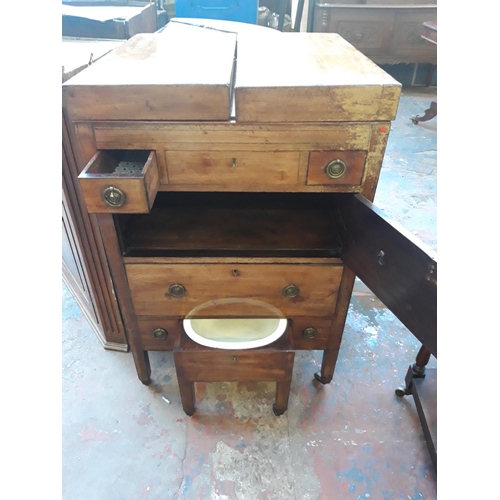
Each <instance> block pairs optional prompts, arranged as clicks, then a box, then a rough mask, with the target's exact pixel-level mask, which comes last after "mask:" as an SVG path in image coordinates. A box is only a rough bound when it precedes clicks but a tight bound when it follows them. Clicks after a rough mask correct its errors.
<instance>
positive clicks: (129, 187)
mask: <svg viewBox="0 0 500 500" xmlns="http://www.w3.org/2000/svg"><path fill="white" fill-rule="evenodd" d="M78 179H79V180H80V186H81V188H82V190H83V195H84V197H85V202H86V204H87V209H88V211H89V213H149V211H150V210H151V207H152V205H153V202H154V199H155V196H156V193H157V191H158V184H159V176H158V167H157V164H156V153H155V152H154V151H143V150H106V151H104V150H103V151H98V152H97V153H96V154H95V155H94V156H93V158H92V159H91V160H90V161H89V163H88V164H87V165H86V167H85V168H84V169H83V171H82V173H81V174H80V175H79V176H78Z"/></svg>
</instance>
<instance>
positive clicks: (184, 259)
mask: <svg viewBox="0 0 500 500" xmlns="http://www.w3.org/2000/svg"><path fill="white" fill-rule="evenodd" d="M263 54H265V57H263ZM399 95H400V84H399V83H398V82H396V81H395V80H394V79H393V78H392V77H390V76H389V75H387V74H386V73H385V72H384V71H382V70H381V69H380V68H379V67H377V66H376V65H375V64H374V63H372V62H371V61H370V60H369V59H367V58H366V57H365V56H363V55H362V54H361V53H360V52H359V51H357V50H356V49H355V48H354V47H352V46H351V45H350V44H349V43H347V42H346V41H345V40H343V39H342V38H341V37H340V36H339V35H336V34H320V33H280V32H276V31H274V30H268V29H266V28H261V27H257V26H251V25H243V26H241V25H239V24H238V23H216V22H212V23H206V22H204V21H202V20H198V21H197V20H182V19H179V20H174V21H171V22H170V23H169V24H168V25H167V27H166V28H165V30H164V31H162V32H161V33H155V34H141V35H136V36H134V37H133V38H131V39H130V40H128V41H127V42H125V43H123V45H121V46H120V47H118V48H117V49H115V50H114V51H113V52H112V53H111V54H109V55H108V56H107V57H106V58H103V59H102V60H101V61H98V62H97V63H95V64H94V65H92V66H91V67H89V68H87V69H86V70H84V71H82V72H81V73H80V74H78V75H76V76H75V77H73V78H72V79H71V80H70V81H68V82H66V83H65V84H64V85H63V110H64V113H65V114H66V117H67V120H68V123H69V124H70V127H72V130H73V133H74V136H75V138H76V139H75V141H76V150H77V154H76V157H77V161H78V162H79V171H80V172H81V173H80V175H79V183H80V189H81V193H82V195H83V197H84V199H85V202H86V206H87V209H88V212H89V213H90V214H91V216H92V217H94V218H95V220H96V222H97V224H98V227H99V231H100V236H101V238H102V245H103V248H104V251H105V255H106V260H107V264H108V265H109V268H110V271H111V277H112V280H113V285H114V289H115V291H116V296H117V302H118V305H119V309H120V313H121V317H122V320H123V324H124V326H125V330H126V334H127V339H128V342H129V345H130V349H131V351H132V353H133V356H134V361H135V365H136V369H137V373H138V377H139V379H140V380H141V381H142V382H143V383H145V384H148V383H150V381H151V376H153V377H154V374H151V368H150V365H149V360H148V351H154V350H170V351H174V353H175V360H176V367H177V374H178V379H179V387H180V390H181V396H182V400H183V407H184V409H185V411H186V413H188V414H191V413H192V412H193V411H194V391H193V384H194V382H196V381H210V380H207V377H208V378H209V379H210V377H209V376H208V375H207V373H208V372H207V371H206V370H205V371H203V370H204V368H203V366H206V365H207V364H208V365H214V366H217V365H218V364H220V370H219V372H218V374H217V375H214V378H213V380H235V379H237V380H240V379H241V380H262V379H264V380H269V381H276V382H277V386H279V389H278V390H277V399H276V405H275V412H276V413H277V414H280V413H282V412H283V411H285V410H286V405H287V400H288V390H289V382H290V379H291V373H292V368H293V353H294V351H295V350H298V349H312V350H322V351H323V361H322V366H321V370H320V372H319V373H318V374H316V375H315V376H316V378H317V380H319V381H320V382H322V383H328V382H330V381H331V379H332V376H333V373H334V369H335V363H336V360H337V355H338V351H339V347H340V343H341V339H342V333H343V329H344V324H345V319H346V314H347V311H348V306H349V302H350V298H351V293H352V287H353V283H354V279H355V276H356V275H358V276H359V277H360V278H361V279H363V280H365V282H366V284H367V285H368V286H369V287H371V288H372V289H373V291H374V292H375V293H376V294H377V295H378V296H379V297H380V298H381V300H382V301H383V302H384V303H385V304H386V305H387V306H388V307H389V308H391V309H392V310H393V312H395V314H396V315H397V316H398V317H400V319H401V320H402V321H403V322H404V323H405V324H407V326H408V327H412V326H413V325H414V324H415V318H421V317H422V315H425V316H428V317H429V320H428V325H429V328H430V329H431V330H432V324H433V323H432V315H433V314H434V317H435V310H432V306H431V310H430V311H428V309H429V304H428V302H427V301H423V300H422V297H423V296H427V297H428V296H429V293H432V290H433V287H434V288H435V285H434V282H433V280H432V279H429V276H430V274H429V273H432V272H433V270H432V267H431V266H433V265H435V263H434V261H433V260H432V258H431V257H429V255H427V254H426V253H425V251H424V250H422V249H421V248H420V246H419V245H418V242H415V241H412V239H411V237H409V236H408V235H407V234H405V233H404V231H401V230H399V229H397V228H395V227H394V226H393V225H392V224H391V223H390V222H388V221H386V220H385V218H384V216H383V215H382V214H380V213H379V211H378V210H377V209H376V208H375V207H373V205H372V204H371V201H372V200H373V197H374V194H375V190H376V186H377V181H378V178H379V173H380V168H381V165H382V160H383V156H384V151H385V147H386V143H387V138H388V135H389V130H390V125H391V120H393V119H394V118H395V114H396V110H397V106H398V100H399ZM408 262H411V263H412V265H411V266H408ZM253 317H259V318H260V317H274V318H278V317H279V318H284V319H286V322H287V328H286V332H285V334H284V335H283V337H282V338H281V339H280V340H279V341H278V342H276V343H275V344H270V345H268V346H266V347H265V349H264V348H263V349H253V350H252V349H250V350H248V351H246V352H243V351H241V352H240V353H236V351H235V352H229V353H228V352H223V350H217V349H210V348H208V349H207V348H204V349H202V348H200V347H199V346H196V345H193V343H192V342H191V341H190V339H187V337H186V332H185V329H184V327H183V321H184V320H185V319H186V318H253ZM418 325H419V326H418V327H417V330H418V331H421V332H423V333H421V335H423V336H426V335H428V332H429V328H427V326H426V325H424V327H421V323H420V322H418ZM414 333H415V332H414ZM416 334H417V336H418V335H420V333H418V332H417V333H416ZM228 356H229V357H228ZM232 362H234V364H231V363H232ZM278 366H279V367H280V369H279V370H278V369H276V370H274V369H273V367H278ZM224 377H226V378H224Z"/></svg>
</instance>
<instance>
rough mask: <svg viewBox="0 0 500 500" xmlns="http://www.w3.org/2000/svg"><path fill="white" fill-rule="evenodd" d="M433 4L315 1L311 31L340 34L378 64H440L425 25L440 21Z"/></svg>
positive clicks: (384, 0)
mask: <svg viewBox="0 0 500 500" xmlns="http://www.w3.org/2000/svg"><path fill="white" fill-rule="evenodd" d="M436 15H437V5H436V2H435V1H432V0H423V1H419V0H357V1H356V0H353V1H346V0H338V1H336V0H327V1H324V2H323V1H319V0H315V1H311V3H310V9H309V18H308V19H309V22H308V31H314V32H321V33H338V34H340V35H341V36H342V37H343V38H345V39H346V40H347V41H348V42H349V43H351V44H352V45H354V46H355V47H356V48H357V49H358V50H359V51H360V52H362V53H363V54H365V55H366V56H368V57H369V58H370V59H371V60H372V61H374V62H375V63H377V64H396V63H431V64H436V62H437V52H436V49H435V47H432V46H431V45H430V44H427V43H426V42H425V40H423V39H422V36H421V34H422V23H423V22H424V21H427V20H429V19H434V18H436Z"/></svg>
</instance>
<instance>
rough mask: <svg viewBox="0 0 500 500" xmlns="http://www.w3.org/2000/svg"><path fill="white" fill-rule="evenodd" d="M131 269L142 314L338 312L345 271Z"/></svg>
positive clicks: (331, 267)
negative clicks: (337, 307)
mask: <svg viewBox="0 0 500 500" xmlns="http://www.w3.org/2000/svg"><path fill="white" fill-rule="evenodd" d="M125 267H126V272H127V278H128V282H129V286H130V291H131V295H132V301H133V303H134V308H135V313H136V314H137V315H144V316H178V317H185V316H187V315H190V316H191V317H201V318H203V317H245V316H246V317H276V316H278V315H283V316H285V317H288V318H290V317H293V316H332V315H333V312H334V310H335V305H336V301H337V292H338V288H339V285H340V280H341V277H342V271H343V266H342V265H312V264H311V265H309V264H241V265H239V264H234V263H233V264H127V265H126V266H125ZM269 306H270V307H269ZM195 308H196V309H195ZM193 310H194V311H193Z"/></svg>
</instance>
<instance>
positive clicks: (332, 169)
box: [325, 158, 347, 179]
mask: <svg viewBox="0 0 500 500" xmlns="http://www.w3.org/2000/svg"><path fill="white" fill-rule="evenodd" d="M346 170H347V164H346V162H345V161H343V160H340V159H339V158H337V159H336V160H332V161H331V162H330V163H329V164H328V165H327V166H326V167H325V173H326V175H328V177H330V179H338V178H339V177H342V176H343V175H344V174H345V172H346Z"/></svg>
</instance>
